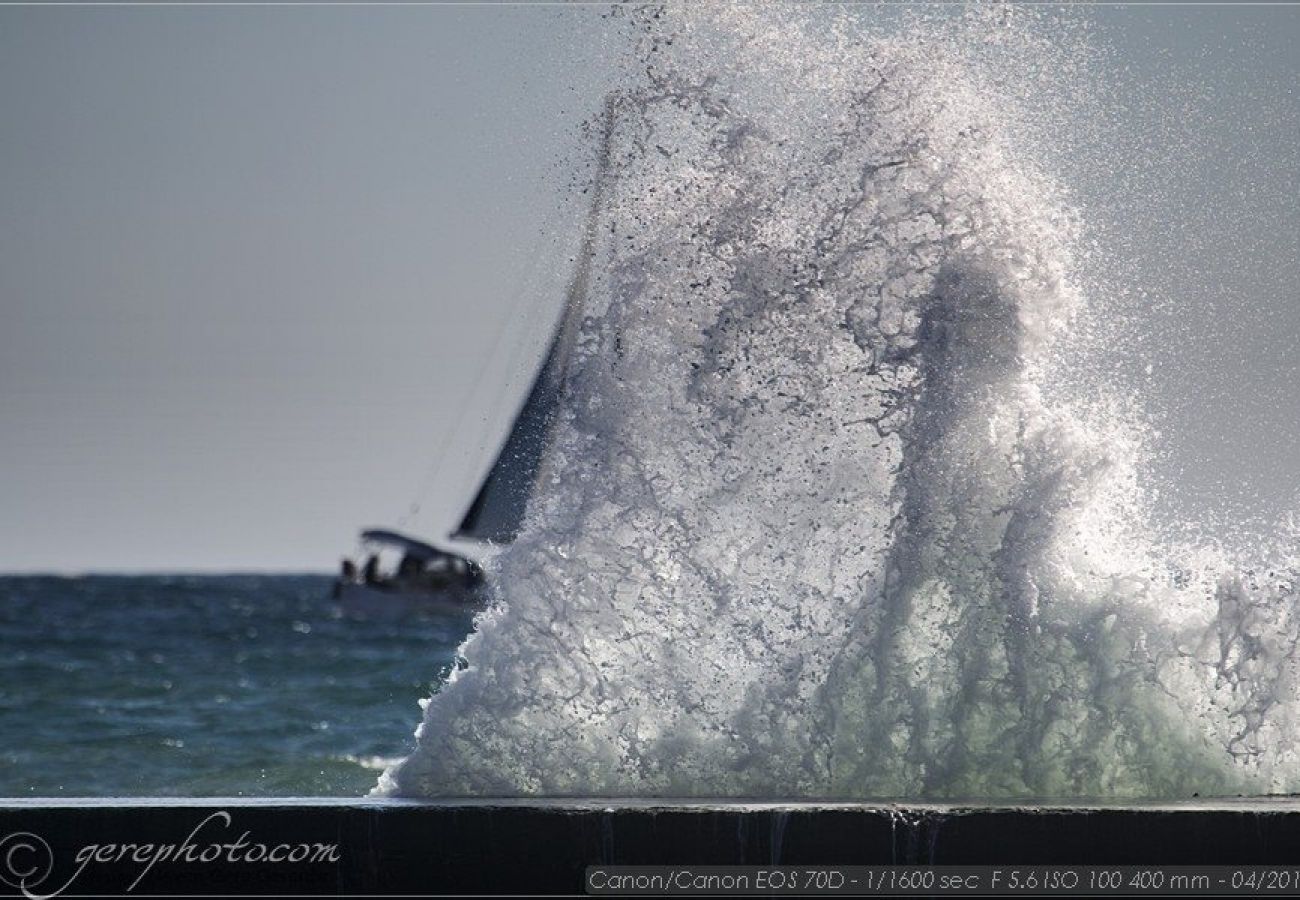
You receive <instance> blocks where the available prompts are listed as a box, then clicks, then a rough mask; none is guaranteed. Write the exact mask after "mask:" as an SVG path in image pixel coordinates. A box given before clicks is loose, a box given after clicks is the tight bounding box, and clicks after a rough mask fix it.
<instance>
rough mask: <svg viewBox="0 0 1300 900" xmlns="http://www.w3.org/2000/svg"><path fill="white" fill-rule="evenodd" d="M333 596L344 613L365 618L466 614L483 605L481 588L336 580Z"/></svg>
mask: <svg viewBox="0 0 1300 900" xmlns="http://www.w3.org/2000/svg"><path fill="white" fill-rule="evenodd" d="M334 599H335V600H336V601H337V602H338V605H339V608H340V609H341V610H342V612H343V614H344V615H345V616H350V617H356V618H365V619H395V618H403V617H406V616H417V615H425V616H469V615H473V614H474V613H476V612H478V611H479V610H481V609H482V608H483V592H482V590H479V589H466V588H461V587H450V588H446V589H444V590H438V591H429V590H415V589H409V588H408V589H403V588H400V587H383V586H377V585H370V584H362V583H358V582H349V581H340V582H337V583H336V584H335V587H334Z"/></svg>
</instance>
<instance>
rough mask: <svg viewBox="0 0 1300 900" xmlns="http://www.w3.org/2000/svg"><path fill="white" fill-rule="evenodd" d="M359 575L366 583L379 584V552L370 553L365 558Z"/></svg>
mask: <svg viewBox="0 0 1300 900" xmlns="http://www.w3.org/2000/svg"><path fill="white" fill-rule="evenodd" d="M361 577H362V579H363V580H364V581H365V582H366V584H379V582H380V578H379V554H378V553H372V554H370V558H369V559H367V560H366V567H365V568H364V569H362V570H361Z"/></svg>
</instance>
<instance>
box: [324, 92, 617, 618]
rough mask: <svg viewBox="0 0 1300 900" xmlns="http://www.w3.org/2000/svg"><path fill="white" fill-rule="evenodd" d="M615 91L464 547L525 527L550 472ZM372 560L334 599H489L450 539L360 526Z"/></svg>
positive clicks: (426, 604)
mask: <svg viewBox="0 0 1300 900" xmlns="http://www.w3.org/2000/svg"><path fill="white" fill-rule="evenodd" d="M614 109H615V106H614V98H613V97H611V98H609V99H608V100H607V101H606V104H605V112H604V116H603V132H602V135H601V146H600V156H599V158H598V164H597V169H596V176H595V183H594V186H593V190H592V200H591V205H590V206H589V207H588V211H587V218H586V222H585V224H584V229H583V234H582V244H581V247H580V249H579V253H578V258H577V262H576V265H575V267H574V272H573V277H572V279H571V280H570V282H569V286H568V290H567V291H566V292H565V302H564V308H563V310H562V311H561V313H560V316H559V318H558V320H557V322H556V325H555V330H554V334H553V336H552V338H551V342H550V346H549V348H548V350H547V353H546V356H545V358H544V360H543V362H542V365H541V367H540V369H539V370H538V372H537V376H536V377H535V378H534V380H533V383H532V386H531V388H530V389H529V391H528V393H527V394H526V395H525V399H524V401H523V403H522V405H521V406H520V407H519V410H518V412H517V413H516V414H515V418H514V422H513V424H512V426H511V428H510V430H509V432H507V434H506V437H505V440H504V441H503V442H502V444H501V446H500V448H499V450H498V451H497V456H496V459H495V461H494V462H493V464H492V466H491V467H490V468H489V469H488V470H487V474H486V476H485V477H484V478H483V481H482V482H481V483H480V485H479V488H478V491H477V492H476V493H475V495H474V499H473V500H472V501H471V502H470V504H469V506H468V508H467V509H466V510H465V513H464V515H463V516H462V518H461V521H460V524H459V525H458V526H457V527H456V529H455V530H454V531H452V532H451V534H450V535H448V537H449V538H450V539H451V540H453V541H455V542H456V543H457V545H458V546H465V545H469V546H471V547H472V546H475V545H477V546H478V547H481V548H482V549H483V551H484V553H486V552H489V551H490V550H491V549H492V548H495V547H500V546H502V545H506V544H509V543H511V542H512V541H514V539H515V538H516V537H517V536H518V535H519V532H520V530H521V529H522V527H523V523H524V517H525V516H526V515H527V512H528V503H529V500H530V499H531V498H532V496H533V494H534V492H535V489H536V487H537V485H538V484H540V483H542V481H543V480H544V476H545V472H544V470H545V466H546V459H547V450H548V448H549V447H550V444H551V439H552V436H553V434H554V430H555V422H556V418H557V414H558V411H559V407H560V398H561V396H562V394H563V391H564V382H565V375H566V372H567V369H568V362H569V357H570V356H571V355H572V352H573V345H574V341H575V340H576V338H577V334H578V328H579V326H580V324H581V322H582V309H583V306H584V305H585V303H586V298H587V294H588V291H589V289H590V282H591V271H592V266H593V260H594V257H595V252H596V240H597V237H598V232H599V226H600V213H601V207H602V203H603V200H604V194H605V190H606V187H607V181H608V173H609V162H610V146H611V142H612V136H613V127H614ZM361 540H362V544H363V546H364V547H365V548H366V552H367V559H366V562H365V563H364V564H363V565H361V566H358V565H357V564H356V563H355V562H353V561H352V560H350V559H345V560H344V561H343V564H342V568H341V571H340V573H339V576H338V578H337V579H336V581H335V584H334V598H335V600H337V601H338V603H339V606H340V607H341V608H342V610H343V612H344V613H345V614H349V615H360V616H366V617H374V616H385V615H403V614H407V613H412V612H424V613H434V614H440V613H441V614H446V613H473V612H476V611H478V610H480V609H482V608H483V606H484V604H485V603H486V602H487V597H488V591H487V581H486V578H485V577H484V574H483V569H482V567H481V565H480V564H479V561H478V560H476V559H474V558H472V556H473V555H475V554H473V552H472V551H471V553H470V555H464V554H462V553H460V552H457V551H456V550H452V549H450V548H448V547H446V546H438V545H437V544H434V543H432V542H429V541H423V540H420V539H418V538H414V537H411V536H409V535H405V534H402V533H401V532H398V531H394V530H391V529H384V528H369V529H366V530H364V531H362V532H361ZM389 550H391V551H395V552H399V553H400V554H401V556H400V562H399V563H398V564H397V566H396V568H395V569H388V570H386V569H385V568H384V566H383V564H382V562H381V560H382V559H383V557H384V556H385V555H386V554H385V552H384V551H389Z"/></svg>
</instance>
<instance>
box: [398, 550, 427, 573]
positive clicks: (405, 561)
mask: <svg viewBox="0 0 1300 900" xmlns="http://www.w3.org/2000/svg"><path fill="white" fill-rule="evenodd" d="M422 571H424V562H423V561H422V560H421V559H420V558H419V557H417V556H415V555H414V554H411V553H407V554H404V555H403V556H402V561H401V562H399V563H398V564H397V576H398V577H399V578H416V577H418V576H419V574H420V573H421V572H422Z"/></svg>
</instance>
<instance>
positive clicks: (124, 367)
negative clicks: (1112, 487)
mask: <svg viewBox="0 0 1300 900" xmlns="http://www.w3.org/2000/svg"><path fill="white" fill-rule="evenodd" d="M602 12H603V7H599V6H586V7H571V8H557V7H537V6H534V7H527V6H522V7H521V6H494V5H479V6H424V7H380V8H376V7H370V8H365V7H356V6H351V7H333V8H331V7H328V6H309V7H297V8H294V7H202V6H200V7H193V6H188V7H187V6H179V7H176V6H173V7H161V8H157V7H155V8H150V7H107V8H105V7H90V8H87V7H65V8H36V7H8V8H3V9H0V122H2V123H3V124H2V125H0V129H2V130H0V197H3V206H2V207H0V570H48V571H86V570H141V569H164V570H176V569H217V570H230V569H258V568H273V569H274V568H281V569H322V570H323V569H328V568H332V566H333V565H334V563H335V561H336V559H337V557H338V555H339V554H340V553H343V552H347V551H348V550H350V549H351V546H352V541H353V536H354V533H355V531H356V529H357V528H358V527H360V526H363V525H372V524H373V525H395V524H399V523H400V521H401V520H402V519H403V517H404V516H406V515H407V514H408V513H409V511H410V507H411V505H412V503H413V502H414V501H417V500H419V501H420V503H421V505H420V509H419V512H418V514H417V515H415V516H414V517H413V518H411V520H410V524H411V525H412V527H414V528H415V529H416V530H417V531H420V532H423V533H426V534H429V535H437V534H439V533H440V532H442V531H444V530H445V529H447V528H448V527H450V526H451V524H452V523H453V522H454V521H455V520H456V519H457V518H458V516H459V514H460V511H461V508H462V506H463V504H465V503H467V502H468V500H469V499H470V497H471V495H472V493H473V491H474V489H475V486H476V485H475V476H476V475H477V468H479V467H482V466H483V465H486V463H487V462H488V458H487V457H488V454H489V453H490V452H491V450H492V449H493V447H494V443H495V441H496V440H497V439H498V437H499V432H500V430H501V428H503V427H504V424H505V420H506V418H507V417H508V416H509V414H510V410H511V407H512V405H513V404H514V402H515V401H516V399H517V396H516V395H517V394H518V392H519V391H521V390H522V389H523V387H524V384H525V382H526V381H527V380H528V378H529V377H530V374H531V373H530V366H531V363H530V360H531V359H532V358H533V357H534V356H535V355H536V354H537V353H538V352H539V351H540V348H541V345H542V342H543V341H544V340H545V335H546V323H547V322H548V320H549V317H550V316H551V315H552V314H553V313H554V311H555V309H556V308H557V305H558V302H559V297H560V293H561V290H562V285H563V282H564V280H565V277H566V275H567V270H566V266H565V265H564V262H563V260H564V256H565V253H566V252H568V251H567V247H568V243H567V242H569V241H570V240H571V239H572V236H573V234H574V231H575V229H576V224H575V220H574V215H573V213H574V204H573V202H572V201H571V200H566V199H565V191H564V187H565V184H566V181H567V177H568V173H570V172H571V171H573V170H574V169H575V168H576V164H575V159H578V158H580V156H581V154H582V152H583V150H582V147H581V145H580V142H579V141H578V138H577V126H578V124H579V123H580V122H581V121H582V119H583V118H585V117H586V116H588V115H589V114H590V113H591V112H592V111H593V110H595V109H596V108H597V106H598V104H599V102H600V97H601V94H602V85H604V84H606V83H607V80H608V68H607V67H608V66H609V64H610V62H609V61H610V60H611V59H612V58H613V57H614V55H615V50H616V47H615V46H614V45H613V43H612V41H613V39H612V38H611V37H609V36H608V30H607V28H606V27H605V26H604V25H603V24H602V20H601V13H602ZM861 14H862V15H871V14H872V12H871V9H870V8H866V9H864V10H863V11H862V13H861ZM1096 14H1097V16H1098V17H1099V19H1100V20H1101V21H1102V23H1103V24H1104V26H1105V28H1104V29H1103V35H1104V36H1105V37H1106V39H1107V40H1109V41H1111V42H1112V43H1113V44H1114V46H1115V52H1116V54H1117V56H1118V58H1119V59H1120V60H1122V61H1123V62H1125V64H1127V65H1130V66H1131V67H1132V68H1133V70H1134V71H1136V72H1137V73H1138V75H1139V76H1141V75H1142V73H1143V72H1146V73H1148V74H1149V75H1150V76H1151V80H1152V85H1153V87H1152V89H1151V91H1150V92H1143V95H1141V96H1138V95H1135V96H1134V97H1133V113H1132V116H1131V118H1129V119H1128V120H1127V121H1124V122H1120V123H1118V125H1117V127H1119V128H1121V129H1122V130H1125V131H1126V133H1127V134H1128V135H1129V136H1130V137H1134V140H1133V144H1134V145H1135V146H1141V145H1142V144H1143V140H1141V136H1142V134H1143V133H1144V128H1145V127H1146V126H1145V124H1144V123H1145V122H1147V120H1148V119H1149V118H1150V117H1152V116H1154V115H1155V113H1153V112H1152V111H1153V110H1159V109H1164V110H1165V113H1166V114H1167V113H1168V103H1166V101H1168V102H1170V103H1172V102H1174V101H1178V102H1185V101H1186V99H1187V95H1188V94H1189V93H1190V95H1191V96H1193V98H1194V100H1195V102H1194V104H1193V108H1192V109H1191V111H1190V113H1189V116H1190V118H1189V119H1187V121H1188V123H1189V124H1188V128H1189V133H1188V134H1187V135H1186V139H1187V147H1185V148H1184V147H1181V145H1179V146H1175V145H1173V144H1168V143H1166V145H1165V146H1164V151H1165V157H1163V158H1158V159H1149V160H1147V165H1148V166H1159V167H1163V169H1167V176H1166V177H1167V181H1168V183H1167V185H1166V190H1164V191H1163V192H1162V193H1161V194H1160V195H1159V196H1158V197H1150V196H1148V197H1134V198H1131V202H1132V203H1133V208H1132V209H1130V210H1128V211H1127V212H1126V211H1125V209H1124V203H1125V202H1129V201H1125V200H1124V198H1123V196H1122V194H1123V192H1112V193H1113V194H1115V195H1114V196H1111V197H1110V198H1109V199H1108V201H1107V202H1109V203H1110V204H1111V207H1112V208H1111V209H1110V210H1109V212H1108V214H1115V215H1121V216H1123V215H1128V214H1132V215H1133V217H1134V224H1135V228H1134V241H1133V246H1131V247H1129V248H1127V249H1128V251H1129V252H1128V256H1129V258H1130V259H1137V260H1139V262H1138V263H1135V264H1134V265H1135V266H1136V267H1137V269H1139V270H1140V271H1139V274H1138V280H1139V281H1141V280H1143V279H1147V280H1149V281H1150V282H1151V285H1150V286H1151V288H1152V291H1153V297H1154V299H1153V300H1152V302H1151V304H1150V309H1149V310H1148V311H1147V313H1146V314H1145V315H1146V317H1145V319H1144V320H1143V323H1142V325H1143V334H1142V337H1141V338H1140V339H1139V340H1137V341H1136V342H1135V346H1137V347H1138V349H1137V350H1132V349H1130V352H1129V354H1128V356H1126V357H1124V358H1123V359H1121V360H1118V361H1117V363H1116V365H1117V366H1119V367H1121V368H1122V367H1125V366H1128V367H1129V368H1132V367H1133V366H1136V365H1138V364H1139V363H1140V362H1141V360H1143V359H1148V360H1150V361H1152V362H1153V363H1154V364H1155V367H1154V374H1153V375H1152V376H1151V381H1150V388H1151V390H1152V391H1153V393H1154V395H1155V396H1158V397H1159V399H1160V403H1159V406H1160V410H1159V414H1160V418H1161V420H1162V427H1163V429H1164V434H1165V440H1166V443H1167V444H1168V446H1170V447H1171V448H1173V449H1171V450H1170V451H1169V453H1168V455H1167V458H1166V459H1165V460H1164V461H1163V464H1164V465H1165V472H1166V474H1169V473H1179V476H1178V478H1177V479H1176V480H1175V481H1176V483H1175V485H1174V488H1173V490H1172V492H1171V496H1172V500H1170V501H1169V502H1171V503H1174V504H1175V505H1179V506H1182V505H1185V506H1187V507H1188V508H1200V509H1215V508H1219V509H1221V510H1226V511H1229V512H1231V513H1232V514H1234V515H1247V514H1250V513H1252V512H1261V513H1267V514H1269V515H1272V514H1275V513H1277V512H1278V511H1279V510H1280V509H1282V508H1284V507H1286V505H1287V504H1289V503H1291V502H1292V498H1294V496H1295V490H1296V488H1295V485H1296V482H1297V475H1300V450H1298V449H1297V445H1298V444H1300V390H1297V387H1298V386H1300V378H1298V377H1297V376H1298V372H1297V365H1298V363H1300V358H1298V351H1297V345H1298V342H1300V296H1298V294H1297V285H1298V284H1300V263H1298V261H1300V243H1298V241H1300V238H1298V237H1297V236H1298V235H1300V212H1298V211H1297V205H1296V200H1295V195H1296V191H1295V187H1296V180H1297V179H1296V176H1297V174H1298V173H1300V157H1298V156H1297V152H1298V151H1297V148H1296V143H1297V135H1298V134H1300V115H1298V112H1300V98H1297V95H1296V93H1295V92H1294V91H1295V89H1296V87H1297V84H1298V83H1300V58H1298V57H1300V51H1298V50H1297V46H1298V44H1300V7H1251V8H1235V9H1234V8H1229V7H1175V8H1153V7H1140V8H1133V9H1120V8H1113V7H1112V8H1107V9H1105V10H1099V11H1097V13H1096ZM1139 80H1140V78H1139ZM1189 85H1190V86H1191V88H1189V87H1188V86H1189ZM1162 92H1164V93H1162ZM1162 104H1163V105H1162ZM1162 121H1163V120H1162ZM1162 129H1164V130H1162V131H1161V132H1160V134H1161V137H1162V139H1166V138H1167V137H1168V134H1169V132H1168V130H1167V122H1166V124H1165V125H1163V126H1162ZM1193 129H1194V130H1195V131H1196V133H1195V134H1193V133H1192V131H1191V130H1193ZM1148 143H1149V142H1148ZM1175 143H1177V140H1175ZM1131 162H1132V160H1131V159H1129V160H1124V161H1122V162H1121V163H1119V165H1126V164H1129V163H1131ZM1288 185H1289V189H1288ZM1117 196H1118V199H1117ZM1153 222H1154V223H1156V224H1155V225H1154V226H1153V224H1152V223H1153ZM1162 224H1167V225H1168V228H1162V227H1160V226H1161V225H1162ZM1124 377H1127V376H1124Z"/></svg>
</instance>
